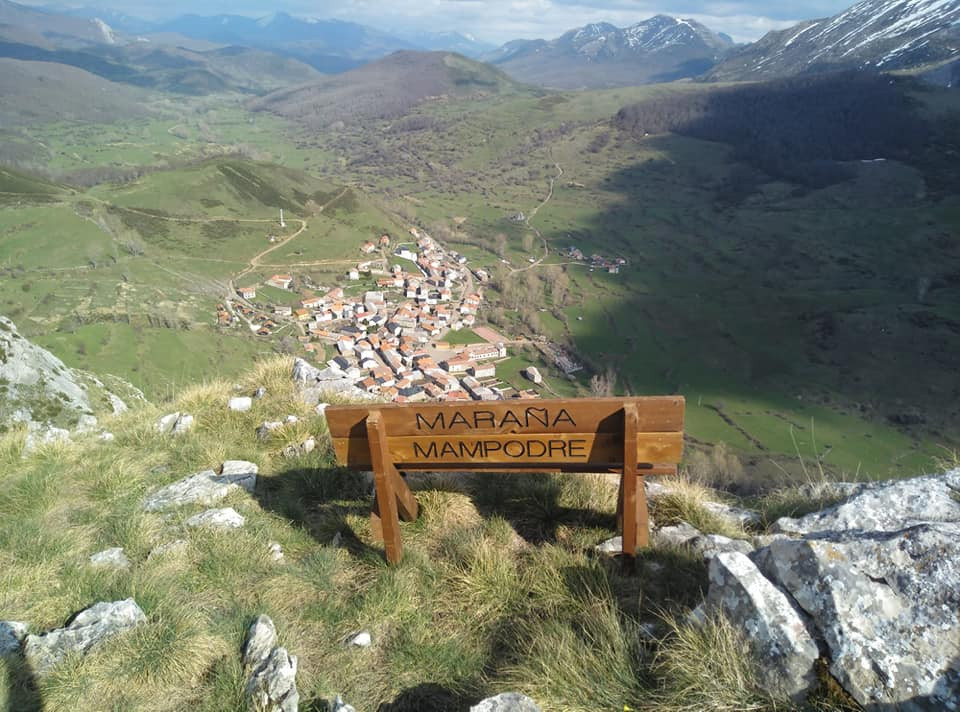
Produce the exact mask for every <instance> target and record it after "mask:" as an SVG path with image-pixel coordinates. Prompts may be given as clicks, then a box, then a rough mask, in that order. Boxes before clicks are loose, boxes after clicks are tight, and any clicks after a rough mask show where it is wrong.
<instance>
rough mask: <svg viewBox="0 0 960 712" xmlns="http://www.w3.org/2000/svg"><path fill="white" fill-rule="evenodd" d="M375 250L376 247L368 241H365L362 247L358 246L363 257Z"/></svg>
mask: <svg viewBox="0 0 960 712" xmlns="http://www.w3.org/2000/svg"><path fill="white" fill-rule="evenodd" d="M376 249H377V246H376V245H374V244H373V243H372V242H370V241H369V240H367V241H366V242H364V243H363V244H362V245H360V251H361V252H362V253H364V254H365V255H369V254H370V253H371V252H374V251H375V250H376Z"/></svg>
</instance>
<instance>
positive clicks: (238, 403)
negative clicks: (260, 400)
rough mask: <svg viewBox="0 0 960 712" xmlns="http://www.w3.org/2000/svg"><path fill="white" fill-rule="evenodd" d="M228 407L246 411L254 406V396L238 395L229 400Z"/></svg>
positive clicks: (239, 411)
mask: <svg viewBox="0 0 960 712" xmlns="http://www.w3.org/2000/svg"><path fill="white" fill-rule="evenodd" d="M227 407H228V408H229V409H230V410H233V411H236V412H238V413H245V412H246V411H248V410H250V409H251V408H252V407H253V398H251V397H250V396H236V397H235V398H231V399H230V400H229V401H228V402H227Z"/></svg>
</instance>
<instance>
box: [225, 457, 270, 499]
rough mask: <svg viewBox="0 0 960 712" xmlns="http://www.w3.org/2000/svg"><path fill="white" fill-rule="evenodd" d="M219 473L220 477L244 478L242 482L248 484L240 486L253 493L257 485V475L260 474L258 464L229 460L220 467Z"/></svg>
mask: <svg viewBox="0 0 960 712" xmlns="http://www.w3.org/2000/svg"><path fill="white" fill-rule="evenodd" d="M219 471H220V475H222V476H225V477H242V478H243V480H242V481H243V482H245V483H246V484H241V485H240V486H241V487H243V488H244V489H245V490H247V491H248V492H252V491H253V487H254V486H256V484H257V475H258V474H260V468H259V467H258V466H257V464H256V463H255V462H247V461H246V460H227V461H226V462H224V463H223V464H222V465H220V469H219ZM238 484H239V482H238Z"/></svg>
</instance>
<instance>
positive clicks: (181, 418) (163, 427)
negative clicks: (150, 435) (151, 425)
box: [156, 412, 193, 435]
mask: <svg viewBox="0 0 960 712" xmlns="http://www.w3.org/2000/svg"><path fill="white" fill-rule="evenodd" d="M156 427H157V432H159V433H163V434H164V435H183V434H184V433H186V432H187V431H188V430H190V428H192V427H193V416H192V415H190V414H189V413H179V412H177V413H167V415H164V416H162V417H161V418H160V419H159V420H157V425H156Z"/></svg>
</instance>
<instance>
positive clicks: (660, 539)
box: [652, 522, 700, 546]
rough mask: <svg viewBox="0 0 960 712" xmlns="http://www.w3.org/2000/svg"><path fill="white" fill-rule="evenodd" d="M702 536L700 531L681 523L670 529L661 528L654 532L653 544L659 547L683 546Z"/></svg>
mask: <svg viewBox="0 0 960 712" xmlns="http://www.w3.org/2000/svg"><path fill="white" fill-rule="evenodd" d="M698 536H700V530H699V529H697V528H696V527H694V526H692V525H690V524H688V523H687V522H680V523H679V524H674V525H672V526H669V527H660V528H659V529H657V530H655V531H654V532H653V537H652V538H653V543H654V544H656V545H657V546H681V545H683V544H686V543H687V542H689V541H691V540H693V539H696V538H697V537H698Z"/></svg>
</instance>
